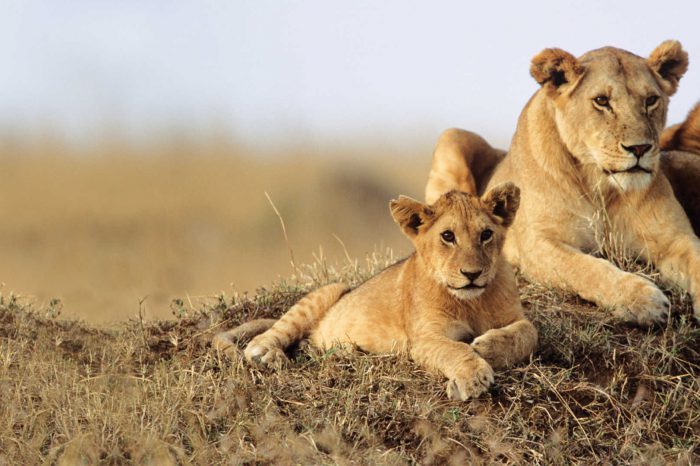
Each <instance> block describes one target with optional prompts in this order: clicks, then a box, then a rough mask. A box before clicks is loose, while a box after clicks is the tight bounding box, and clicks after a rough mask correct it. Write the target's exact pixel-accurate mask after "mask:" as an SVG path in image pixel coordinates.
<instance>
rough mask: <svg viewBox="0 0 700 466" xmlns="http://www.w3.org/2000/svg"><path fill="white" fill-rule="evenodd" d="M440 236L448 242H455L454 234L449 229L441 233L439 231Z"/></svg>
mask: <svg viewBox="0 0 700 466" xmlns="http://www.w3.org/2000/svg"><path fill="white" fill-rule="evenodd" d="M440 236H441V237H442V239H444V240H445V241H447V242H448V243H454V242H455V234H454V233H453V232H451V231H450V230H445V231H443V232H442V233H440Z"/></svg>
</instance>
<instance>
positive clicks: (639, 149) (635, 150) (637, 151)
mask: <svg viewBox="0 0 700 466" xmlns="http://www.w3.org/2000/svg"><path fill="white" fill-rule="evenodd" d="M620 145H621V146H622V148H623V149H625V150H626V151H627V152H630V153H632V154H634V155H635V157H637V158H639V157H641V156H642V155H644V154H646V153H647V152H648V151H649V149H651V144H638V145H636V146H626V145H624V144H620Z"/></svg>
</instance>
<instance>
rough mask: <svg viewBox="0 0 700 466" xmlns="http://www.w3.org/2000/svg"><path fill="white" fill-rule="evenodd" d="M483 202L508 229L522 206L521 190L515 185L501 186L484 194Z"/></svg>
mask: <svg viewBox="0 0 700 466" xmlns="http://www.w3.org/2000/svg"><path fill="white" fill-rule="evenodd" d="M481 202H482V203H483V204H484V206H486V208H487V209H489V211H490V212H491V213H492V214H493V215H494V216H495V217H496V219H498V220H500V223H501V225H503V226H505V227H508V226H510V224H511V223H513V219H514V218H515V213H516V212H517V211H518V207H519V206H520V188H518V187H517V186H515V185H514V184H513V183H503V184H499V185H498V186H496V187H494V188H493V189H490V190H489V191H488V192H487V193H486V194H484V195H483V196H482V197H481Z"/></svg>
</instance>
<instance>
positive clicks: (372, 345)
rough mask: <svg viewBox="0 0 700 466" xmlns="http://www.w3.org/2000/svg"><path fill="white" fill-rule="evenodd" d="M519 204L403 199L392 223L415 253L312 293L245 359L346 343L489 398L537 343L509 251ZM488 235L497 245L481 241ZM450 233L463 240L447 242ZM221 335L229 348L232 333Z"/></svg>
mask: <svg viewBox="0 0 700 466" xmlns="http://www.w3.org/2000/svg"><path fill="white" fill-rule="evenodd" d="M518 204H519V190H518V188H516V187H515V186H514V185H512V184H504V185H502V186H499V187H495V188H493V189H492V190H491V191H489V192H488V193H487V194H485V195H484V196H482V197H481V198H479V197H476V196H472V195H469V194H465V193H460V192H456V191H453V192H449V193H446V194H444V195H443V196H441V197H440V198H439V199H437V201H436V202H434V203H433V204H432V205H425V204H422V203H420V202H418V201H415V200H413V199H410V198H407V197H403V196H402V197H400V198H399V199H398V200H394V201H392V202H391V204H390V207H391V213H392V216H393V218H394V220H395V221H396V222H397V223H398V224H399V226H400V227H401V229H402V231H403V232H404V234H406V236H408V237H409V239H411V241H412V242H413V244H414V245H415V248H416V252H415V253H414V254H413V255H411V256H410V257H408V258H407V259H405V260H404V261H402V262H399V263H397V264H395V265H393V266H391V267H389V268H387V269H385V270H384V271H382V272H381V273H379V274H378V275H376V276H374V277H373V278H371V279H370V280H368V281H367V282H365V283H364V284H362V285H360V286H359V287H358V288H355V289H354V290H352V291H348V289H347V288H346V287H345V286H344V285H340V284H334V285H328V286H326V287H323V288H320V289H318V290H316V291H314V292H312V293H310V294H309V295H307V296H306V297H305V298H303V299H302V300H301V301H299V303H297V304H296V305H294V306H293V307H292V308H291V309H290V310H289V311H288V312H287V313H286V314H284V316H282V318H281V319H280V320H279V321H277V322H276V323H275V324H274V325H273V326H272V327H271V328H270V329H269V330H267V331H266V332H265V333H262V334H261V335H258V336H257V337H255V338H253V340H252V341H251V342H250V344H249V345H248V346H247V347H246V349H245V356H246V358H247V359H248V360H249V361H252V362H257V363H262V364H264V365H270V366H278V365H282V364H284V363H285V362H286V361H287V358H286V356H285V354H284V350H285V349H286V348H287V347H288V346H289V345H291V344H292V343H294V342H296V341H299V340H300V339H302V338H305V337H308V338H309V340H310V342H311V344H312V345H314V346H315V347H317V348H321V349H328V348H331V347H333V346H334V345H339V344H340V345H351V346H353V347H359V348H360V349H362V350H364V351H368V352H373V353H390V352H394V353H396V352H399V353H402V352H407V353H408V354H410V356H411V358H413V359H414V360H415V361H416V362H418V363H419V364H421V365H423V366H424V367H426V368H427V369H429V370H432V371H436V372H440V373H442V374H444V375H445V376H446V377H447V378H448V379H449V382H448V386H447V392H448V395H449V396H450V397H451V398H453V399H461V400H465V399H467V398H470V397H474V396H478V395H480V394H481V393H483V392H484V391H485V390H487V388H488V387H489V385H490V384H491V383H492V382H493V368H502V367H507V366H509V365H512V364H514V363H516V362H518V361H521V360H522V359H524V358H526V357H528V356H529V355H530V354H531V353H532V351H533V350H534V348H535V346H536V344H537V331H536V330H535V328H534V326H533V325H532V324H531V323H530V322H529V321H528V320H527V319H526V318H525V316H524V314H523V311H522V307H521V305H520V299H519V297H518V290H517V287H516V283H515V277H514V274H513V271H512V269H511V267H510V266H509V265H508V263H507V262H506V261H505V260H504V259H503V258H502V254H501V248H502V245H503V242H504V240H505V232H506V229H507V227H508V226H509V225H510V224H511V223H512V222H513V218H514V215H515V212H516V210H517V209H518ZM486 230H490V231H491V232H492V235H491V237H490V238H486V236H482V235H487V234H486V233H484V231H486ZM446 231H450V232H452V233H453V235H454V237H455V239H454V241H452V242H450V241H448V240H446V239H445V237H444V236H443V234H444V233H445V232H446ZM484 238H486V239H484ZM477 271H478V272H480V273H479V274H478V276H475V275H472V276H471V277H470V276H469V274H473V273H476V272H477ZM236 331H237V330H236V329H234V330H233V332H236ZM227 333H230V332H227ZM218 338H219V340H221V341H229V337H228V335H226V334H224V335H223V336H222V337H218ZM472 339H473V341H472V342H471V344H468V343H466V342H465V341H464V340H472ZM460 340H461V341H460Z"/></svg>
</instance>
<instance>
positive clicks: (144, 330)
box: [139, 296, 148, 349]
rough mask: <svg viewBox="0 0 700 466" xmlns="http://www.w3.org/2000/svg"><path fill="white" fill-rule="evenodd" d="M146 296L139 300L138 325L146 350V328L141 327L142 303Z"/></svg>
mask: <svg viewBox="0 0 700 466" xmlns="http://www.w3.org/2000/svg"><path fill="white" fill-rule="evenodd" d="M146 299H148V296H144V297H143V298H140V299H139V323H140V324H141V336H142V337H143V346H144V347H145V348H146V349H148V339H146V327H145V326H144V325H143V311H144V309H143V308H144V303H145V302H146Z"/></svg>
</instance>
